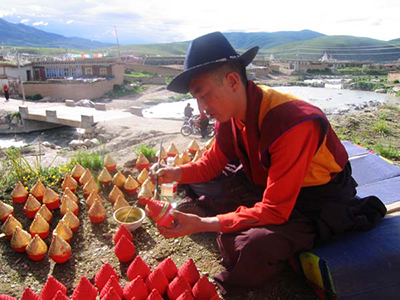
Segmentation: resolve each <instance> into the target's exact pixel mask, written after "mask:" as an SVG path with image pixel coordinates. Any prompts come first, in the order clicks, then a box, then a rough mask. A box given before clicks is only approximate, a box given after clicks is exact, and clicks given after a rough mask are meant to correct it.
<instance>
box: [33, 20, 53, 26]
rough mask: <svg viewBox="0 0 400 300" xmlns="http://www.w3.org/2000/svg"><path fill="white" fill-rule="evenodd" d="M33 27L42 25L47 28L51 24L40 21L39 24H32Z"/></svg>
mask: <svg viewBox="0 0 400 300" xmlns="http://www.w3.org/2000/svg"><path fill="white" fill-rule="evenodd" d="M32 25H33V26H40V25H42V26H47V25H49V22H44V21H39V22H35V23H32Z"/></svg>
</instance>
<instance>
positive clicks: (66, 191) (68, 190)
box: [61, 187, 79, 204]
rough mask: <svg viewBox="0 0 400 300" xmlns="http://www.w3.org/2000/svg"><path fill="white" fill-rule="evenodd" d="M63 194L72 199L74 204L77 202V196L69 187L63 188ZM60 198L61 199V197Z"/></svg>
mask: <svg viewBox="0 0 400 300" xmlns="http://www.w3.org/2000/svg"><path fill="white" fill-rule="evenodd" d="M64 196H68V197H69V198H70V199H71V200H72V201H74V202H75V203H76V204H78V203H79V201H78V197H77V196H76V195H75V194H74V193H73V192H72V191H71V190H70V189H69V187H67V188H65V190H64V195H63V197H64ZM61 200H62V199H61Z"/></svg>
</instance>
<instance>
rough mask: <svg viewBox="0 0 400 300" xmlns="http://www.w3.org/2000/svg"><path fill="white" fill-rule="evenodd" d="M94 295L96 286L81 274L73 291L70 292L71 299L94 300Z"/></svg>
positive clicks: (95, 294)
mask: <svg viewBox="0 0 400 300" xmlns="http://www.w3.org/2000/svg"><path fill="white" fill-rule="evenodd" d="M96 297H97V289H96V287H95V286H94V285H93V284H91V283H90V281H89V280H88V279H87V278H86V277H85V276H82V278H81V280H79V283H78V285H77V286H76V288H75V290H74V292H73V293H72V297H71V299H72V300H96Z"/></svg>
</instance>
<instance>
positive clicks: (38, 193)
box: [31, 180, 46, 201]
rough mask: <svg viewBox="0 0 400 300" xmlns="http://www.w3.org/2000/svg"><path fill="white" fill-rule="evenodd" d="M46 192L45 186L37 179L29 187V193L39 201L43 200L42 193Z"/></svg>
mask: <svg viewBox="0 0 400 300" xmlns="http://www.w3.org/2000/svg"><path fill="white" fill-rule="evenodd" d="M45 192H46V187H45V186H44V185H43V183H42V182H41V181H40V180H38V182H36V183H35V185H34V186H33V187H32V188H31V194H32V195H33V196H35V198H36V199H37V200H39V201H42V200H43V196H44V193H45Z"/></svg>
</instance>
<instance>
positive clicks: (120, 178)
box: [112, 171, 126, 189]
mask: <svg viewBox="0 0 400 300" xmlns="http://www.w3.org/2000/svg"><path fill="white" fill-rule="evenodd" d="M125 180H126V177H125V175H124V174H122V173H121V171H118V172H117V173H116V174H115V175H114V177H113V179H112V183H113V184H114V185H116V186H117V187H118V188H120V189H122V188H123V187H124V183H125Z"/></svg>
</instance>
